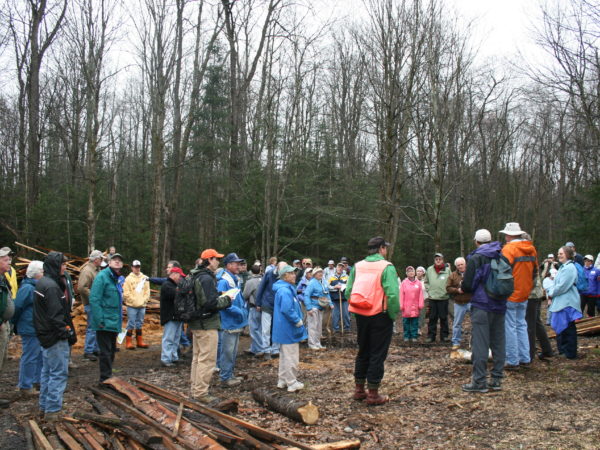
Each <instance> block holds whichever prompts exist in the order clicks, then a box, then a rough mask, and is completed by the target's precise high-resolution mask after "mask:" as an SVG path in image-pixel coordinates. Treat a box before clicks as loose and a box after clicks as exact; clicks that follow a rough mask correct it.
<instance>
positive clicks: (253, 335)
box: [248, 308, 265, 354]
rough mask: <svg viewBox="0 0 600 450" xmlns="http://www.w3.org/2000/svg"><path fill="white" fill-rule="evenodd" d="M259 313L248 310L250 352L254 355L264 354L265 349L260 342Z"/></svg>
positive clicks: (261, 341) (253, 309)
mask: <svg viewBox="0 0 600 450" xmlns="http://www.w3.org/2000/svg"><path fill="white" fill-rule="evenodd" d="M261 315H262V314H261V312H260V311H257V309H256V308H250V311H249V313H248V328H250V340H251V342H250V351H251V352H252V353H254V354H257V353H264V352H265V348H264V345H263V340H262V325H261Z"/></svg>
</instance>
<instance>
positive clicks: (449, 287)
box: [446, 270, 471, 305]
mask: <svg viewBox="0 0 600 450" xmlns="http://www.w3.org/2000/svg"><path fill="white" fill-rule="evenodd" d="M462 279H463V275H462V274H460V273H458V270H455V271H454V272H452V273H451V274H450V276H449V277H448V281H447V282H446V292H447V293H448V294H450V296H451V297H452V300H454V302H455V303H458V304H459V305H464V304H466V303H469V302H470V301H471V294H470V293H462V294H459V293H458V289H459V288H460V284H461V283H462Z"/></svg>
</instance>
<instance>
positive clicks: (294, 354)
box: [273, 265, 306, 392]
mask: <svg viewBox="0 0 600 450" xmlns="http://www.w3.org/2000/svg"><path fill="white" fill-rule="evenodd" d="M278 273H279V278H280V279H279V281H277V282H275V284H274V285H273V291H274V292H275V305H274V311H273V342H277V343H278V344H281V346H280V350H279V376H278V379H277V387H278V388H280V389H285V388H286V387H287V390H288V392H295V391H297V390H300V389H302V388H303V387H304V384H302V383H301V382H300V381H298V364H299V363H300V346H299V344H298V343H299V342H300V341H302V340H304V339H306V328H304V323H303V322H302V309H301V308H300V302H299V301H298V298H297V297H296V286H295V285H294V283H295V281H296V275H295V272H294V268H293V267H291V266H287V265H286V266H284V267H282V268H281V269H279V272H278Z"/></svg>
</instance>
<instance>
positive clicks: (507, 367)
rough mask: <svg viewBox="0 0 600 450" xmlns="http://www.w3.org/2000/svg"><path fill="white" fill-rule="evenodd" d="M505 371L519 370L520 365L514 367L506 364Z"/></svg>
mask: <svg viewBox="0 0 600 450" xmlns="http://www.w3.org/2000/svg"><path fill="white" fill-rule="evenodd" d="M504 370H519V365H518V364H517V365H514V364H505V365H504Z"/></svg>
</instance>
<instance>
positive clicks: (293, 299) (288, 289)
mask: <svg viewBox="0 0 600 450" xmlns="http://www.w3.org/2000/svg"><path fill="white" fill-rule="evenodd" d="M273 290H274V291H275V309H274V310H273V335H272V337H271V340H272V341H273V342H276V343H278V344H295V343H296V342H300V341H302V340H304V339H306V338H307V337H308V334H307V332H306V328H305V327H304V324H303V323H302V308H301V307H300V302H299V301H298V298H297V296H296V287H295V286H294V285H293V284H291V283H288V282H287V281H283V280H279V281H277V282H275V284H274V285H273Z"/></svg>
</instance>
